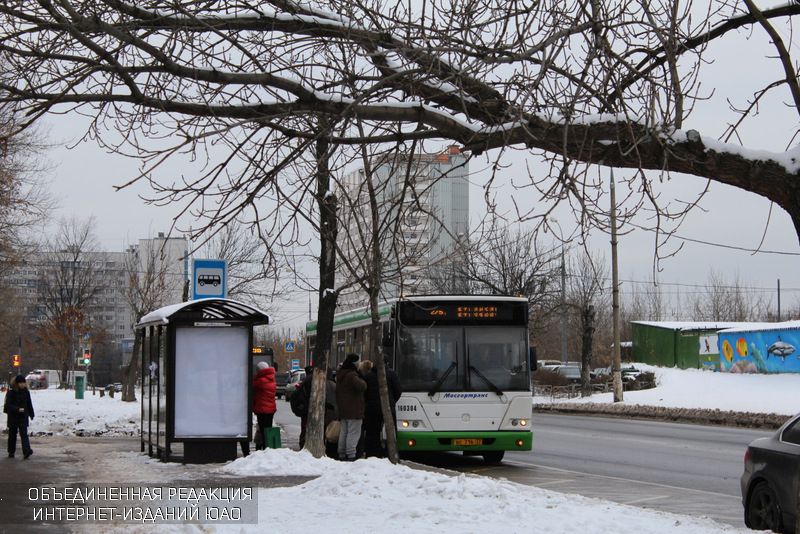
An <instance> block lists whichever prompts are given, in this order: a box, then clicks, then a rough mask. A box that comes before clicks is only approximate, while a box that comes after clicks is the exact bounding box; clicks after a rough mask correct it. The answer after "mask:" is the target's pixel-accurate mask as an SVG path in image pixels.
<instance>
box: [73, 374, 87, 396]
mask: <svg viewBox="0 0 800 534" xmlns="http://www.w3.org/2000/svg"><path fill="white" fill-rule="evenodd" d="M85 381H86V377H85V376H76V377H75V398H76V399H83V390H84V388H85V387H86V383H85Z"/></svg>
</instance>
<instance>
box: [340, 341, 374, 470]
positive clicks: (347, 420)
mask: <svg viewBox="0 0 800 534" xmlns="http://www.w3.org/2000/svg"><path fill="white" fill-rule="evenodd" d="M357 361H358V355H357V354H348V355H347V357H346V358H345V360H344V362H343V363H342V368H341V369H339V371H338V372H337V373H336V407H337V408H338V410H339V421H340V424H341V427H340V431H339V447H338V452H339V459H340V460H348V461H353V460H355V459H356V448H357V446H358V440H359V438H360V437H361V421H362V420H363V419H364V392H365V391H366V389H367V383H366V382H364V380H363V379H362V378H361V377H360V376H359V374H358V370H357V369H356V362H357Z"/></svg>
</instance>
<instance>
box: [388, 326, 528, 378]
mask: <svg viewBox="0 0 800 534" xmlns="http://www.w3.org/2000/svg"><path fill="white" fill-rule="evenodd" d="M525 332H526V331H525V328H524V327H519V326H491V327H487V326H466V327H460V326H436V327H411V326H400V328H399V329H398V334H399V336H398V344H397V348H398V351H397V354H396V368H397V373H398V377H399V378H400V382H401V383H402V385H403V389H404V390H406V391H431V390H432V389H433V388H434V387H435V389H436V391H498V390H499V391H528V390H530V375H529V372H528V357H527V356H528V354H527V343H526V339H525V335H526V333H525ZM453 364H455V367H454V368H453V369H450V368H451V367H453ZM448 370H450V372H449V373H448ZM445 373H448V374H447V377H446V378H445V379H444V380H443V381H442V383H441V384H440V385H438V387H436V386H437V384H438V382H439V380H440V379H441V378H442V377H443V376H444V375H445Z"/></svg>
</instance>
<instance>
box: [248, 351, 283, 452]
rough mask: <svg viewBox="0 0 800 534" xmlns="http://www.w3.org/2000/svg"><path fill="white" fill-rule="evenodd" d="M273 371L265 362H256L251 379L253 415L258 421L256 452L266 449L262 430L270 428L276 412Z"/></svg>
mask: <svg viewBox="0 0 800 534" xmlns="http://www.w3.org/2000/svg"><path fill="white" fill-rule="evenodd" d="M276 389H277V385H276V383H275V369H273V368H272V367H270V366H269V364H268V363H267V362H258V365H256V376H255V377H253V413H254V414H256V419H257V420H258V436H259V437H260V439H256V450H264V449H266V448H267V447H266V443H264V429H265V428H269V427H271V426H272V419H273V417H274V416H275V412H276V411H277V409H278V408H277V405H276V404H275V391H276Z"/></svg>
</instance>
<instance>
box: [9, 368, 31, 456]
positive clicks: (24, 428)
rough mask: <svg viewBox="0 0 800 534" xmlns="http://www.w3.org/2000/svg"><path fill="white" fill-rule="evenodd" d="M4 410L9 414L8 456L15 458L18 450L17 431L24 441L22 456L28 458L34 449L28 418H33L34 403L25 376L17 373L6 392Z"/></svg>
mask: <svg viewBox="0 0 800 534" xmlns="http://www.w3.org/2000/svg"><path fill="white" fill-rule="evenodd" d="M3 412H5V413H6V414H8V421H7V424H8V457H9V458H13V457H14V454H15V453H16V452H17V432H19V437H20V440H21V441H22V456H23V457H24V458H25V459H26V460H27V459H28V458H29V457H30V455H31V454H33V450H32V449H31V444H30V441H29V440H28V418H30V419H33V415H34V414H33V403H32V402H31V392H30V391H28V384H27V382H25V377H24V376H22V375H17V377H16V378H15V379H14V381H13V382H12V383H11V388H9V390H8V391H7V392H6V399H5V402H4V403H3Z"/></svg>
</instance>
